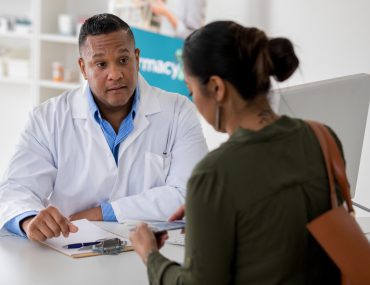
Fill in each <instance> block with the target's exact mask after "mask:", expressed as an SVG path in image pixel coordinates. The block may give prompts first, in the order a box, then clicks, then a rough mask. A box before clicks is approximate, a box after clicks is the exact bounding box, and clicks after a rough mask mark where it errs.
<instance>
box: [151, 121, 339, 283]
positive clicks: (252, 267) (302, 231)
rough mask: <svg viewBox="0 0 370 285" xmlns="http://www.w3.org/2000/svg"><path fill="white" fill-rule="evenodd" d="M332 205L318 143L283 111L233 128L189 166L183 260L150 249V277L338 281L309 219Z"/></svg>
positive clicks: (216, 280)
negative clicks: (268, 120) (253, 125)
mask: <svg viewBox="0 0 370 285" xmlns="http://www.w3.org/2000/svg"><path fill="white" fill-rule="evenodd" d="M328 209H330V200H329V190H328V181H327V176H326V170H325V165H324V160H323V157H322V154H321V150H320V145H319V143H318V141H317V140H316V137H315V135H314V133H313V132H312V131H311V129H310V128H309V127H308V126H307V125H306V124H305V123H304V122H303V121H301V120H297V119H291V118H289V117H286V116H282V117H281V118H280V119H278V120H277V121H276V122H274V123H273V124H271V125H269V126H267V127H265V128H263V129H262V130H260V131H258V132H254V131H249V130H246V129H238V130H237V131H236V132H235V133H234V134H233V135H232V136H231V137H230V139H229V140H228V141H227V142H226V143H224V144H223V145H222V146H221V147H220V148H218V149H217V150H215V151H213V152H211V153H209V154H208V155H207V156H206V157H205V158H204V159H203V160H202V161H201V162H200V163H199V164H198V165H197V166H196V168H195V169H194V171H193V173H192V176H191V178H190V180H189V182H188V192H187V198H186V221H187V226H186V238H185V243H186V248H185V261H184V264H183V265H182V266H180V265H179V264H177V263H175V262H172V261H170V260H168V259H166V258H165V257H163V256H162V255H161V254H160V253H159V252H153V253H152V254H150V255H149V258H148V274H149V280H150V282H151V284H201V285H206V284H210V285H217V284H223V285H225V284H256V285H257V284H258V285H264V284H299V285H301V284H315V285H317V284H339V283H340V282H339V271H338V270H337V268H336V267H335V266H334V264H333V263H332V262H331V261H330V259H329V258H328V256H327V255H326V254H325V253H324V252H323V250H322V249H321V248H320V247H319V245H318V244H317V243H316V242H315V241H314V239H313V238H312V236H311V235H310V234H309V232H308V231H307V229H306V224H307V223H308V222H309V221H311V220H312V219H314V218H315V217H317V216H318V215H320V214H322V213H323V212H325V211H327V210H328Z"/></svg>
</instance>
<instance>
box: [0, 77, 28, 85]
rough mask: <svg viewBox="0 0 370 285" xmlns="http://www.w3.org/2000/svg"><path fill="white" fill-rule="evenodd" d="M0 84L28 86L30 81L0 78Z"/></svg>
mask: <svg viewBox="0 0 370 285" xmlns="http://www.w3.org/2000/svg"><path fill="white" fill-rule="evenodd" d="M0 83H8V84H22V85H28V84H31V80H30V79H27V78H11V77H5V76H0Z"/></svg>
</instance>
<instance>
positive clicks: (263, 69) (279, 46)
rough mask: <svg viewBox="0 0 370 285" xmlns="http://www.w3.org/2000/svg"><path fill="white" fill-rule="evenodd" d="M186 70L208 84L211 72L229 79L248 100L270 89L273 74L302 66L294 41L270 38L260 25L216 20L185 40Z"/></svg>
mask: <svg viewBox="0 0 370 285" xmlns="http://www.w3.org/2000/svg"><path fill="white" fill-rule="evenodd" d="M183 60H184V65H185V68H186V70H187V71H188V72H189V73H190V74H192V75H193V76H195V77H197V78H199V79H200V81H201V82H203V83H206V82H207V81H208V79H209V78H210V77H211V76H212V75H218V76H220V77H221V78H223V79H225V80H227V81H228V82H230V83H231V84H232V85H233V86H234V87H235V88H236V89H237V90H238V92H239V93H240V95H241V96H242V97H243V98H244V99H245V100H252V99H254V98H255V97H256V96H258V95H260V94H267V93H268V91H269V90H270V86H271V82H270V76H274V77H275V78H276V80H278V81H284V80H286V79H287V78H289V77H290V76H291V75H292V74H293V73H294V71H295V70H296V69H297V67H298V65H299V60H298V58H297V56H296V55H295V53H294V48H293V45H292V43H291V42H290V41H289V40H288V39H285V38H273V39H268V38H267V37H266V35H265V33H264V32H263V31H261V30H259V29H257V28H246V27H243V26H241V25H239V24H237V23H235V22H231V21H217V22H213V23H210V24H208V25H206V26H204V27H203V28H200V29H199V30H197V31H195V32H193V33H192V34H191V35H190V36H189V37H188V38H187V39H186V41H185V45H184V51H183Z"/></svg>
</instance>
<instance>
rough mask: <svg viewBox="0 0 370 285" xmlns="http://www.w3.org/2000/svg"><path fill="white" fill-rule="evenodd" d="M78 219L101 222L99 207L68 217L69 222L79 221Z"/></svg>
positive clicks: (101, 215) (101, 216)
mask: <svg viewBox="0 0 370 285" xmlns="http://www.w3.org/2000/svg"><path fill="white" fill-rule="evenodd" d="M80 219H88V220H89V221H102V220H103V213H102V210H101V207H100V206H99V207H95V208H91V209H88V210H85V211H81V212H78V213H75V214H73V215H71V216H69V220H70V221H75V220H80Z"/></svg>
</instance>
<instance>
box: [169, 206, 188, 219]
mask: <svg viewBox="0 0 370 285" xmlns="http://www.w3.org/2000/svg"><path fill="white" fill-rule="evenodd" d="M184 217H185V205H182V206H180V208H178V209H177V210H176V212H175V213H173V214H172V215H171V216H170V217H169V218H168V221H169V222H173V221H176V220H182V219H183V218H184Z"/></svg>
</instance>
